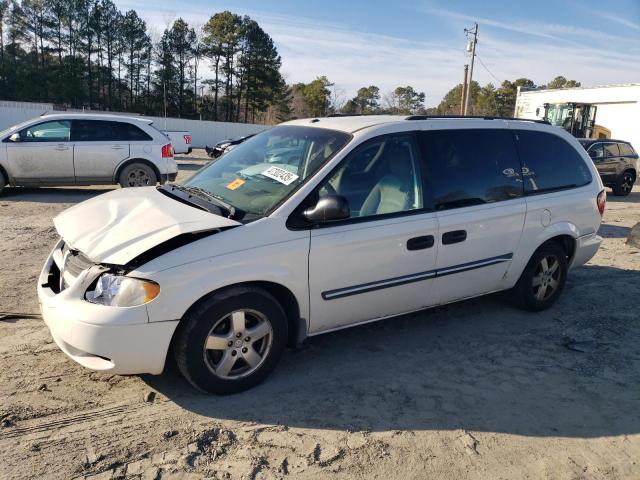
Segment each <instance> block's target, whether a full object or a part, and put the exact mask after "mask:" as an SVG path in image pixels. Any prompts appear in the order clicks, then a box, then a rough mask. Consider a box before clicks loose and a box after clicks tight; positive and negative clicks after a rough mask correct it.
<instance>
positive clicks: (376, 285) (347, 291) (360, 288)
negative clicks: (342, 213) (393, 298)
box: [322, 253, 513, 300]
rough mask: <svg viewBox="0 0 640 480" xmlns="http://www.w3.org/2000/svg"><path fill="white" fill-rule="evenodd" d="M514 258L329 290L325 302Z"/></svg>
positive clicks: (496, 259)
mask: <svg viewBox="0 0 640 480" xmlns="http://www.w3.org/2000/svg"><path fill="white" fill-rule="evenodd" d="M512 258H513V253H507V254H505V255H498V256H497V257H491V258H485V259H483V260H476V261H474V262H469V263H461V264H460V265H454V266H452V267H446V268H441V269H439V270H429V271H426V272H420V273H413V274H411V275H403V276H402V277H394V278H387V279H385V280H378V281H376V282H369V283H362V284H360V285H353V286H351V287H344V288H338V289H336V290H327V291H326V292H322V298H323V299H324V300H335V299H336V298H343V297H349V296H351V295H358V294H360V293H366V292H372V291H374V290H382V289H383V288H389V287H397V286H399V285H405V284H407V283H413V282H420V281H422V280H427V279H430V278H436V277H444V276H445V275H453V274H454V273H462V272H466V271H469V270H474V269H476V268H482V267H488V266H491V265H496V264H498V263H503V262H508V261H509V260H511V259H512Z"/></svg>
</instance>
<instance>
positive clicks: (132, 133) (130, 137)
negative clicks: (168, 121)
mask: <svg viewBox="0 0 640 480" xmlns="http://www.w3.org/2000/svg"><path fill="white" fill-rule="evenodd" d="M71 140H72V141H74V142H107V141H113V142H123V141H137V140H151V137H150V136H149V135H147V134H146V133H145V132H144V131H142V130H141V129H140V128H138V127H136V126H135V125H132V124H130V123H124V122H112V121H105V120H74V121H73V129H72V133H71Z"/></svg>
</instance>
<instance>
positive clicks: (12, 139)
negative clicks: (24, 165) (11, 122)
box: [9, 133, 21, 142]
mask: <svg viewBox="0 0 640 480" xmlns="http://www.w3.org/2000/svg"><path fill="white" fill-rule="evenodd" d="M9 141H10V142H20V141H21V139H20V134H19V133H13V134H11V136H10V137H9Z"/></svg>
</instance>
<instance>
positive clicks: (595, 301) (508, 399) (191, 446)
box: [0, 151, 640, 479]
mask: <svg viewBox="0 0 640 480" xmlns="http://www.w3.org/2000/svg"><path fill="white" fill-rule="evenodd" d="M201 154H202V152H200V151H196V152H195V154H194V155H190V156H185V157H181V158H180V160H179V164H180V176H179V178H186V177H187V176H188V175H191V174H192V173H193V172H194V171H195V170H197V169H198V168H199V167H200V166H201V165H204V164H205V163H206V161H205V160H203V159H199V158H198V155H201ZM110 188H112V187H100V188H97V187H96V188H42V189H39V190H38V189H17V188H13V189H12V188H7V189H6V190H5V193H4V194H3V195H2V196H1V197H0V213H1V216H0V219H1V220H0V222H1V227H2V228H1V229H0V245H1V248H2V254H3V260H4V261H3V266H4V268H3V269H2V271H1V272H0V311H4V312H14V313H18V314H19V315H18V316H17V317H6V318H5V319H3V320H0V337H1V338H2V339H3V341H2V343H1V344H0V366H1V368H0V458H2V462H1V466H0V478H3V479H22V478H92V479H110V478H142V479H168V478H173V479H199V478H249V479H267V478H285V477H289V478H309V479H311V478H319V477H322V478H345V479H351V478H354V479H355V478H367V479H369V478H384V479H390V478H406V479H409V478H444V479H460V478H477V479H487V478H492V479H497V478H505V479H510V478H567V479H569V478H571V479H578V478H580V479H591V478H606V479H618V478H640V342H639V341H638V339H639V338H640V322H639V318H638V313H639V312H640V309H639V308H638V300H639V299H640V250H639V249H638V248H636V247H634V246H631V245H628V244H627V243H626V242H625V239H626V237H627V235H628V234H629V232H630V230H631V227H633V226H634V225H635V224H636V223H638V221H640V189H639V188H638V187H637V186H636V188H635V190H634V191H633V192H632V194H631V195H630V196H629V197H627V198H625V199H622V200H621V199H619V198H616V197H613V196H610V197H609V202H608V204H607V211H606V213H605V218H604V222H603V226H602V228H601V230H600V233H601V235H603V236H604V237H605V241H604V244H603V246H602V248H601V249H600V251H599V252H598V254H597V256H596V257H595V258H594V259H593V260H592V261H591V262H589V264H587V265H586V266H584V267H581V268H578V269H576V270H574V271H572V272H571V274H570V275H569V279H568V283H567V286H566V289H565V291H564V293H563V295H562V298H561V300H560V301H559V302H558V303H557V304H556V305H555V306H554V307H553V308H551V309H550V310H548V311H546V312H542V313H527V312H522V311H520V310H517V309H515V308H514V307H512V306H511V305H510V304H509V303H508V302H506V301H505V297H506V296H507V295H506V294H501V295H492V296H489V297H484V298H479V299H474V300H470V301H465V302H461V303H458V304H454V305H449V306H446V307H441V308H436V309H432V310H428V311H424V312H420V313H416V314H412V315H407V316H404V317H399V318H395V319H390V320H386V321H382V322H378V323H375V324H370V325H367V326H363V327H357V328H353V329H349V330H345V331H342V332H336V333H333V334H327V335H323V336H320V337H315V338H313V339H310V340H309V341H308V342H307V343H306V345H305V347H304V348H302V349H301V350H298V351H289V352H287V353H286V354H285V356H284V358H283V361H282V362H281V364H280V365H279V367H278V368H277V369H276V371H275V372H274V374H273V375H272V376H271V377H270V378H269V379H268V380H267V381H266V382H265V383H264V384H262V385H261V386H259V387H258V388H255V389H253V390H250V391H248V392H244V393H242V394H238V395H233V396H228V397H215V396H206V395H203V394H200V393H198V392H196V391H194V390H193V389H192V388H191V387H190V386H189V385H188V384H187V383H186V382H185V381H184V380H183V379H182V378H181V377H180V375H179V374H178V373H177V371H176V368H175V366H174V365H173V364H172V363H171V362H169V365H168V367H167V369H166V371H165V373H164V374H163V375H161V376H148V375H143V376H114V375H108V374H100V373H93V372H91V371H89V370H86V369H83V368H82V367H80V366H78V365H76V364H75V363H74V362H72V361H71V360H69V359H68V358H67V357H66V356H65V355H64V354H63V353H62V352H61V351H60V350H59V349H58V347H56V345H55V344H54V343H53V341H52V339H51V336H50V335H49V332H48V330H47V328H46V327H45V326H44V324H43V322H42V321H41V320H40V319H38V318H37V317H36V318H28V315H26V314H29V313H35V314H37V313H38V304H37V298H36V293H35V282H36V279H37V276H38V274H39V271H40V269H41V267H42V264H43V262H44V260H45V258H46V256H47V254H48V253H49V250H50V248H51V246H52V245H53V243H54V242H55V240H56V232H55V230H54V228H53V224H52V217H54V216H55V215H56V214H57V213H59V212H60V211H62V210H64V209H65V208H67V207H69V206H71V205H73V204H74V203H77V202H79V201H82V200H84V199H87V198H90V197H92V196H95V195H99V194H100V193H102V192H104V191H105V190H107V189H110Z"/></svg>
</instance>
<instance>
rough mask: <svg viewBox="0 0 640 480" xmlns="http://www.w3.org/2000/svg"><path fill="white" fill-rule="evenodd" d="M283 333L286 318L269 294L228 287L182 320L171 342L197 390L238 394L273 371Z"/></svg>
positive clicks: (281, 349)
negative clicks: (173, 341) (173, 340)
mask: <svg viewBox="0 0 640 480" xmlns="http://www.w3.org/2000/svg"><path fill="white" fill-rule="evenodd" d="M287 330H288V323H287V317H286V314H285V313H284V310H283V309H282V306H281V305H280V304H279V303H278V301H277V300H276V299H275V298H274V297H273V296H272V295H271V294H270V293H268V292H266V291H265V290H262V289H260V288H253V287H237V288H231V289H228V290H225V291H222V292H219V293H215V294H212V295H210V296H208V297H206V298H205V299H203V300H201V301H200V302H199V303H197V304H196V305H195V306H194V307H193V308H191V309H190V310H189V311H188V312H187V314H186V315H185V316H184V318H183V319H182V321H181V324H180V327H179V331H178V334H177V336H176V339H175V343H174V355H175V358H176V363H177V364H178V368H179V369H180V372H182V375H183V376H184V377H185V378H186V379H187V381H188V382H189V383H191V385H193V386H194V387H196V388H197V389H199V390H202V391H204V392H208V393H217V394H220V395H227V394H231V393H237V392H241V391H243V390H247V389H249V388H251V387H254V386H255V385H258V384H259V383H260V382H262V381H263V380H264V379H265V378H266V377H267V375H269V373H271V371H272V370H273V369H274V368H275V366H276V365H277V363H278V361H279V360H280V357H281V356H282V353H283V352H284V349H285V347H286V344H287V336H288V332H287ZM207 347H209V348H207Z"/></svg>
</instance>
